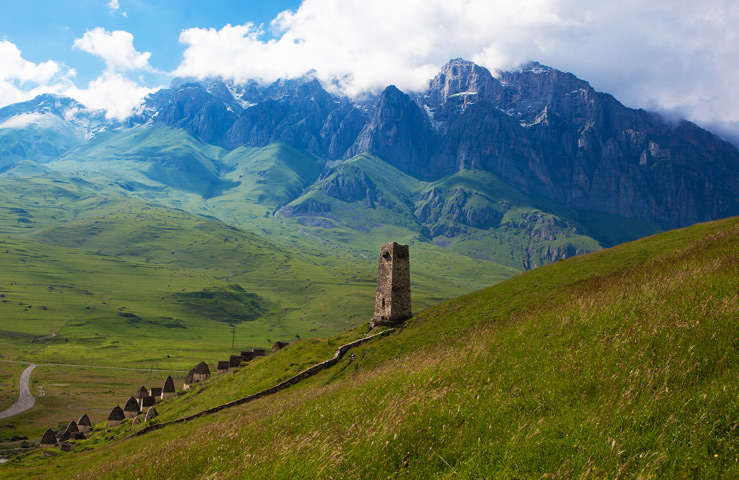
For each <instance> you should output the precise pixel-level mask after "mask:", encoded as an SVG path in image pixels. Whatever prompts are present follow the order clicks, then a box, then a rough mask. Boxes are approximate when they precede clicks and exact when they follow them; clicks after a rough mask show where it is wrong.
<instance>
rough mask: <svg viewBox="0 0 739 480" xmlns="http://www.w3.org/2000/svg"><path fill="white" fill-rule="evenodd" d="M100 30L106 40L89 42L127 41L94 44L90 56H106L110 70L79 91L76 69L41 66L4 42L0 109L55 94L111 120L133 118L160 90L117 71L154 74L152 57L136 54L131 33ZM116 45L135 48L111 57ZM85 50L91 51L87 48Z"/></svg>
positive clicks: (0, 64) (0, 45)
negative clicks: (110, 53)
mask: <svg viewBox="0 0 739 480" xmlns="http://www.w3.org/2000/svg"><path fill="white" fill-rule="evenodd" d="M98 30H99V31H101V32H102V33H103V36H102V37H100V36H97V34H95V35H92V36H89V37H88V39H89V40H91V41H92V40H94V39H95V38H103V39H104V40H105V39H116V38H117V39H120V38H123V41H120V40H118V41H117V42H116V41H113V42H111V43H110V44H108V43H106V42H105V41H103V42H93V44H92V48H91V49H92V50H94V51H92V52H90V53H95V54H98V55H100V56H103V55H105V57H104V58H105V59H106V63H107V64H108V68H107V69H106V71H105V72H104V73H103V74H102V75H101V76H100V77H98V78H96V79H95V80H93V81H91V82H90V83H89V84H88V85H87V87H85V88H78V87H77V86H76V85H75V84H74V82H73V81H72V79H73V77H74V75H75V71H74V69H71V68H67V67H65V66H64V65H62V64H59V63H56V62H54V61H51V60H49V61H46V62H42V63H38V64H37V63H33V62H30V61H28V60H26V59H24V58H23V56H22V55H21V52H20V50H19V49H18V48H17V46H16V45H15V44H13V43H11V42H9V41H7V40H4V41H0V107H1V106H5V105H9V104H11V103H17V102H22V101H26V100H30V99H32V98H34V97H35V96H36V95H40V94H42V93H53V94H57V95H66V96H69V97H72V98H74V99H76V100H77V101H79V102H80V103H82V104H84V105H85V106H87V107H88V108H92V109H103V110H105V111H106V115H107V116H108V117H109V118H116V119H119V120H123V119H125V118H126V117H128V116H130V115H131V113H132V112H133V110H134V109H135V108H136V107H137V106H138V105H140V104H141V101H142V100H143V98H144V97H145V96H146V95H148V94H149V93H152V92H154V91H156V90H157V89H158V88H160V87H156V88H148V87H145V86H142V85H141V83H140V82H135V81H133V80H130V79H128V78H126V77H125V76H124V75H123V74H122V73H119V72H118V71H116V70H123V71H125V70H131V69H134V68H138V69H143V70H148V71H151V68H150V67H149V65H148V61H147V60H148V56H149V54H148V53H146V54H139V53H138V52H135V50H133V37H132V36H131V34H129V33H127V32H113V33H112V34H110V35H108V34H107V32H105V31H104V30H102V29H95V30H93V32H96V31H98ZM88 33H90V32H88ZM120 34H125V35H120ZM83 39H85V37H83ZM80 40H82V39H80ZM116 44H117V45H123V46H124V47H127V46H130V47H131V48H130V49H126V48H124V50H123V51H122V52H119V54H120V56H115V55H108V50H107V49H108V48H113V47H114V46H115V45H116ZM80 48H81V47H80ZM85 51H89V50H87V49H86V48H85ZM132 51H133V54H131V52H132ZM98 52H100V53H98Z"/></svg>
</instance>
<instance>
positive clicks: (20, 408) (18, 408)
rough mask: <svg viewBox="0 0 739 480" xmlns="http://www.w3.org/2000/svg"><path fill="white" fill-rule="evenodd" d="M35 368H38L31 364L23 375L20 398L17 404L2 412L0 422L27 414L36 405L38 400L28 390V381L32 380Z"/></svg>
mask: <svg viewBox="0 0 739 480" xmlns="http://www.w3.org/2000/svg"><path fill="white" fill-rule="evenodd" d="M34 368H36V365H34V364H31V365H30V366H29V367H28V368H26V369H25V370H23V373H21V384H20V395H19V396H18V400H16V402H15V403H14V404H13V405H11V406H10V408H8V409H7V410H5V411H3V412H0V420H2V419H3V418H8V417H12V416H13V415H18V414H19V413H21V412H25V411H26V410H28V409H29V408H31V407H33V404H34V403H36V399H35V398H34V397H33V395H31V390H30V389H29V388H28V381H29V380H30V379H31V372H33V369H34Z"/></svg>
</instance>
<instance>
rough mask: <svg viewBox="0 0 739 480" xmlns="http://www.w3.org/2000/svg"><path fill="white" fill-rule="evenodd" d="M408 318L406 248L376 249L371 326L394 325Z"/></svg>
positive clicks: (408, 291) (408, 270) (408, 295)
mask: <svg viewBox="0 0 739 480" xmlns="http://www.w3.org/2000/svg"><path fill="white" fill-rule="evenodd" d="M409 318H411V268H410V260H409V254H408V245H398V244H397V243H395V242H392V243H383V244H382V246H381V247H380V266H379V267H378V269H377V294H376V295H375V317H374V319H373V320H372V324H373V325H375V326H385V325H396V324H398V323H401V322H403V320H407V319H409Z"/></svg>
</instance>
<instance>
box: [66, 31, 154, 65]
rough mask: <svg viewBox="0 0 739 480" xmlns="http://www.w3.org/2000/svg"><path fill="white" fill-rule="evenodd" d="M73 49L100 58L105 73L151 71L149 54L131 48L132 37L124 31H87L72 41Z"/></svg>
mask: <svg viewBox="0 0 739 480" xmlns="http://www.w3.org/2000/svg"><path fill="white" fill-rule="evenodd" d="M74 48H78V49H80V50H82V51H83V52H87V53H91V54H93V55H96V56H98V57H100V58H102V59H103V60H104V61H105V65H106V66H107V71H108V72H109V73H112V72H126V71H129V70H151V67H150V66H149V57H151V53H149V52H143V53H142V52H138V51H136V49H135V48H134V46H133V35H131V34H130V33H129V32H126V31H124V30H115V31H113V32H108V31H106V30H105V29H104V28H102V27H97V28H94V29H93V30H88V31H87V32H85V34H84V35H83V36H82V38H78V39H76V40H75V41H74Z"/></svg>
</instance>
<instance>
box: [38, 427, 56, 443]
mask: <svg viewBox="0 0 739 480" xmlns="http://www.w3.org/2000/svg"><path fill="white" fill-rule="evenodd" d="M39 445H56V434H55V433H54V430H52V429H50V428H47V429H46V431H45V432H44V436H43V437H41V442H40V443H39Z"/></svg>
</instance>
